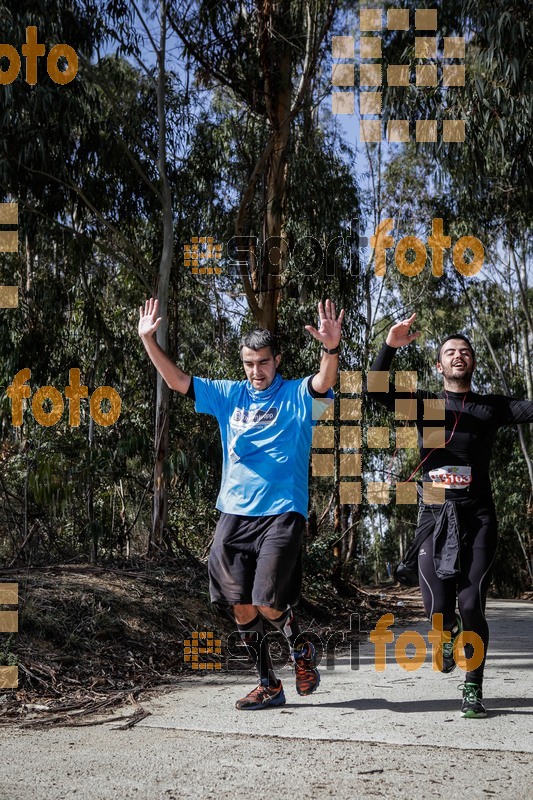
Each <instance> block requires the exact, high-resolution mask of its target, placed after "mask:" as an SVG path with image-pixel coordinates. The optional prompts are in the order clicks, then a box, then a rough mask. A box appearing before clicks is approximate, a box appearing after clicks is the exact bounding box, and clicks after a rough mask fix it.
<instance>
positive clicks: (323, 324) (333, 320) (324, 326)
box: [305, 300, 344, 350]
mask: <svg viewBox="0 0 533 800" xmlns="http://www.w3.org/2000/svg"><path fill="white" fill-rule="evenodd" d="M318 317H319V319H320V328H319V329H318V330H317V329H316V328H313V326H312V325H306V326H305V330H306V331H308V333H310V334H311V336H314V337H315V339H318V341H319V342H322V344H323V345H324V347H326V348H327V349H328V350H333V348H335V347H337V345H338V344H339V342H340V340H341V326H342V320H343V319H344V309H342V311H341V312H340V314H339V318H338V319H337V314H336V311H335V303H333V302H332V301H331V300H326V304H325V305H324V304H323V303H322V302H320V303H319V304H318Z"/></svg>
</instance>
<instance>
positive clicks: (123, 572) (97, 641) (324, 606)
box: [0, 552, 420, 727]
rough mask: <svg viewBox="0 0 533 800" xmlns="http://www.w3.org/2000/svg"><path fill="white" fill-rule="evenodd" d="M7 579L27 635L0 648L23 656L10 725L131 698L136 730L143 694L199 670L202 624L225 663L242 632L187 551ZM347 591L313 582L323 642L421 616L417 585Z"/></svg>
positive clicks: (8, 704)
mask: <svg viewBox="0 0 533 800" xmlns="http://www.w3.org/2000/svg"><path fill="white" fill-rule="evenodd" d="M0 580H1V581H8V582H18V585H19V606H18V612H19V633H18V635H15V636H12V637H11V638H9V639H8V643H9V647H5V646H4V650H3V651H0V663H2V664H9V663H11V664H13V663H17V665H18V670H19V683H18V689H11V690H4V691H2V692H0V723H3V724H12V723H13V722H18V723H19V724H21V725H35V724H39V725H40V724H44V725H51V724H58V723H63V724H71V725H83V724H94V718H95V716H96V715H97V714H98V715H99V714H101V713H102V712H103V711H109V710H111V709H113V708H119V707H122V706H125V705H130V706H133V714H132V715H127V716H125V717H116V716H114V717H113V718H112V721H117V720H118V719H126V725H125V727H131V725H133V724H135V722H138V721H139V720H140V719H142V718H143V717H144V716H145V715H146V713H145V712H144V711H143V709H142V707H141V706H140V705H139V701H140V700H141V699H142V697H147V696H149V694H150V693H153V692H155V691H163V690H165V689H168V688H171V687H175V686H176V685H177V684H178V683H179V681H180V679H181V678H182V677H183V676H184V675H187V676H189V675H190V673H191V667H190V664H189V663H186V662H185V660H184V641H186V640H187V639H190V637H191V635H192V633H193V631H199V632H206V631H212V632H214V636H215V637H218V638H219V639H221V640H222V655H221V656H219V655H212V654H211V655H205V656H203V657H202V658H203V660H204V662H205V663H213V664H215V663H217V662H220V661H222V662H223V661H224V658H225V657H226V654H227V648H226V645H227V643H228V638H229V637H230V636H231V634H232V633H233V632H234V630H235V624H234V623H233V622H232V621H231V619H230V618H229V617H227V616H226V615H224V614H221V613H220V612H217V610H216V609H215V608H214V607H213V606H212V605H211V604H210V603H209V594H208V579H207V568H206V565H205V563H203V562H201V561H199V560H197V559H196V558H195V557H194V556H192V555H191V554H190V553H187V552H184V554H183V557H182V558H180V559H179V560H178V559H173V560H168V561H166V562H165V563H164V564H163V565H162V564H161V562H158V563H157V564H155V563H150V562H144V563H143V565H142V568H140V567H139V568H135V569H133V568H129V569H118V568H103V567H94V566H90V565H75V566H73V565H65V566H55V567H46V568H36V569H31V570H28V571H26V572H25V573H24V574H21V572H20V571H15V570H4V571H2V572H0ZM343 589H344V590H343V592H342V596H340V595H339V593H338V592H337V591H334V590H333V589H332V588H331V586H329V587H328V586H327V585H325V584H317V583H316V582H313V583H312V584H310V585H308V586H307V587H305V589H304V598H303V599H302V602H301V604H300V619H301V623H302V627H303V628H305V629H308V630H312V631H313V632H314V633H315V634H316V635H318V636H319V637H321V640H322V641H326V640H327V638H328V637H329V636H330V635H331V634H332V633H334V632H337V633H338V632H339V631H346V630H348V628H349V627H350V617H352V630H353V629H354V628H355V630H357V629H358V627H356V626H354V623H353V618H354V616H358V620H357V625H359V622H362V623H364V624H365V625H368V624H372V625H374V624H375V622H376V620H377V619H378V618H379V616H380V614H383V613H385V612H387V611H393V612H394V613H395V615H396V616H397V617H399V618H400V619H404V620H407V619H410V618H413V617H417V616H420V604H419V599H418V595H417V593H416V592H415V591H413V590H405V589H401V588H398V587H394V588H390V587H382V588H379V589H375V590H372V591H369V590H363V589H360V588H358V587H356V586H354V585H351V584H347V585H344V587H343ZM361 628H362V629H364V626H363V625H361ZM232 663H233V662H232ZM237 668H238V665H237ZM242 668H243V669H249V668H250V665H249V664H248V663H246V662H243V664H242ZM207 671H208V670H207V669H206V672H207Z"/></svg>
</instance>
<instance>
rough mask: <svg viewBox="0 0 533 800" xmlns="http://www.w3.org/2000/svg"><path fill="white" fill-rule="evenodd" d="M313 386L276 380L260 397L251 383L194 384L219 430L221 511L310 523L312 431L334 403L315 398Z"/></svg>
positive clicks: (202, 408) (197, 380)
mask: <svg viewBox="0 0 533 800" xmlns="http://www.w3.org/2000/svg"><path fill="white" fill-rule="evenodd" d="M308 383H309V378H303V379H300V380H293V381H286V380H284V379H283V378H282V377H281V375H279V374H276V377H275V378H274V380H273V381H272V383H271V384H270V386H269V387H268V389H264V390H263V391H258V390H257V389H254V388H253V387H252V385H251V384H250V383H249V381H247V380H245V381H212V380H207V379H206V378H196V377H195V378H194V395H195V400H196V405H195V408H196V411H198V412H200V413H201V414H212V415H213V416H214V417H216V418H217V421H218V424H219V427H220V437H221V439H222V451H223V459H224V461H223V467H222V483H221V486H220V493H219V495H218V498H217V502H216V507H217V508H218V509H219V511H223V512H224V513H226V514H240V515H243V516H248V517H261V516H272V515H274V514H285V513H286V512H288V511H297V512H298V513H300V514H302V515H303V516H304V517H306V518H307V504H308V494H309V492H308V469H309V451H310V449H311V439H312V433H313V426H314V425H315V423H316V421H317V419H318V417H319V416H320V415H321V413H322V412H323V411H325V409H326V406H327V404H329V403H330V402H331V400H330V399H329V398H332V397H333V392H332V391H331V390H330V391H329V392H328V395H327V398H313V397H312V395H311V393H310V391H309V387H308ZM313 417H314V419H313Z"/></svg>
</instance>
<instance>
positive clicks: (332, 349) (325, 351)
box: [322, 344, 341, 356]
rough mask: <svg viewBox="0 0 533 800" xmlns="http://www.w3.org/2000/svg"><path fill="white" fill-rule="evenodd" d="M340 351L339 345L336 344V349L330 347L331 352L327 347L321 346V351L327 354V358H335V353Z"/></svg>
mask: <svg viewBox="0 0 533 800" xmlns="http://www.w3.org/2000/svg"><path fill="white" fill-rule="evenodd" d="M340 349H341V346H340V344H338V345H337V347H332V348H331V350H328V348H327V347H324V345H322V350H323V351H324V353H327V354H328V356H336V355H337V353H339V352H340Z"/></svg>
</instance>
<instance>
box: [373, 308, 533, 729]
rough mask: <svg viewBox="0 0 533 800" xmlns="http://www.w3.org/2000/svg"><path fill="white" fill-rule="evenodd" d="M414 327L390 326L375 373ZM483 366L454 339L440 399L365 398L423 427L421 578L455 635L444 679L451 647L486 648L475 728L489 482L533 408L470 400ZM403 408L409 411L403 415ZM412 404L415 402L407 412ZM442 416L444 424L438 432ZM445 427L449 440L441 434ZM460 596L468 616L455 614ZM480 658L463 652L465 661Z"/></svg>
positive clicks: (466, 708) (491, 532)
mask: <svg viewBox="0 0 533 800" xmlns="http://www.w3.org/2000/svg"><path fill="white" fill-rule="evenodd" d="M415 317H416V314H413V315H412V316H411V317H410V318H409V319H406V320H403V321H402V322H399V323H397V324H396V325H393V326H392V328H391V329H390V331H389V333H388V336H387V340H386V343H385V344H384V345H383V347H382V349H381V351H380V353H379V354H378V356H377V358H376V359H375V361H374V363H373V364H372V366H371V368H370V372H371V373H372V372H376V371H384V372H388V370H389V368H390V366H391V364H392V361H393V358H394V355H395V353H396V350H397V349H398V348H399V347H403V346H405V345H407V344H410V343H411V342H412V341H413V340H414V339H416V338H417V337H418V336H419V335H420V334H419V333H410V327H411V325H412V324H413V322H414V320H415ZM475 366H476V361H475V353H474V349H473V347H472V345H471V344H470V342H469V341H468V339H467V338H466V337H465V336H464V335H463V334H453V335H452V336H450V337H448V338H447V339H445V340H444V342H443V343H442V345H441V347H440V350H439V356H438V361H437V370H438V372H439V373H440V374H441V375H442V376H443V380H444V389H443V391H442V392H440V393H439V394H434V393H432V392H428V391H424V390H418V391H413V392H403V391H398V390H395V387H394V386H393V385H392V384H389V391H388V392H382V391H377V390H375V389H373V388H372V386H373V383H372V379H371V378H370V377H369V380H368V388H367V393H368V395H369V396H370V397H373V398H374V399H376V400H377V401H379V402H380V403H382V404H383V405H385V406H386V407H387V408H388V409H389V410H390V411H395V410H396V411H397V412H398V409H399V408H401V411H402V414H403V415H404V416H405V417H406V418H408V419H412V420H413V421H416V427H417V429H418V445H419V448H420V464H419V466H420V467H423V481H424V492H423V493H422V497H423V499H422V501H421V503H420V508H419V516H418V525H417V531H416V534H415V542H416V546H417V547H418V577H419V584H420V591H421V593H422V598H423V601H424V607H425V610H426V613H427V615H428V617H429V619H432V616H433V614H436V613H441V614H442V615H443V627H444V630H445V631H450V641H449V642H447V643H446V642H445V643H444V644H443V645H442V654H441V655H442V671H443V672H451V671H452V670H453V669H454V668H455V659H454V656H453V647H454V643H455V640H456V639H457V637H458V636H459V634H460V633H461V632H462V630H463V629H464V630H465V631H473V632H474V633H476V634H477V635H478V636H479V637H480V639H481V641H482V643H483V648H484V650H483V660H482V662H481V664H479V666H478V667H477V668H476V669H472V670H470V671H468V672H467V673H466V676H465V682H464V686H463V703H462V716H464V717H469V718H475V717H485V716H486V711H485V707H484V705H483V702H482V697H483V695H482V682H483V671H484V667H485V658H486V654H487V647H488V643H489V630H488V625H487V620H486V618H485V601H486V597H487V591H488V588H489V584H490V580H491V575H492V566H493V563H494V559H495V556H496V545H497V521H496V513H495V509H494V502H493V499H492V491H491V485H490V477H489V465H490V459H491V456H492V446H493V443H494V439H495V437H496V433H497V431H498V429H499V428H500V427H501V426H502V425H508V424H512V423H521V422H532V421H533V402H531V401H529V400H516V399H514V398H512V397H506V396H503V395H480V394H477V393H475V392H473V391H471V380H472V373H473V371H474V368H475ZM398 401H401V402H403V405H401V402H400V404H398V405H397V402H398ZM406 401H410V402H407V405H406ZM439 406H440V408H439ZM442 413H444V418H443V419H441V420H440V422H437V419H438V418H439V417H442ZM439 425H440V426H442V427H443V428H444V431H442V429H441V430H440V431H439V430H438V426H439ZM411 477H412V476H411ZM456 595H457V598H458V606H459V614H460V616H458V615H456V612H455V604H456ZM473 650H474V649H473V647H472V645H470V644H466V645H465V655H466V657H467V658H471V657H472V655H473Z"/></svg>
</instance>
